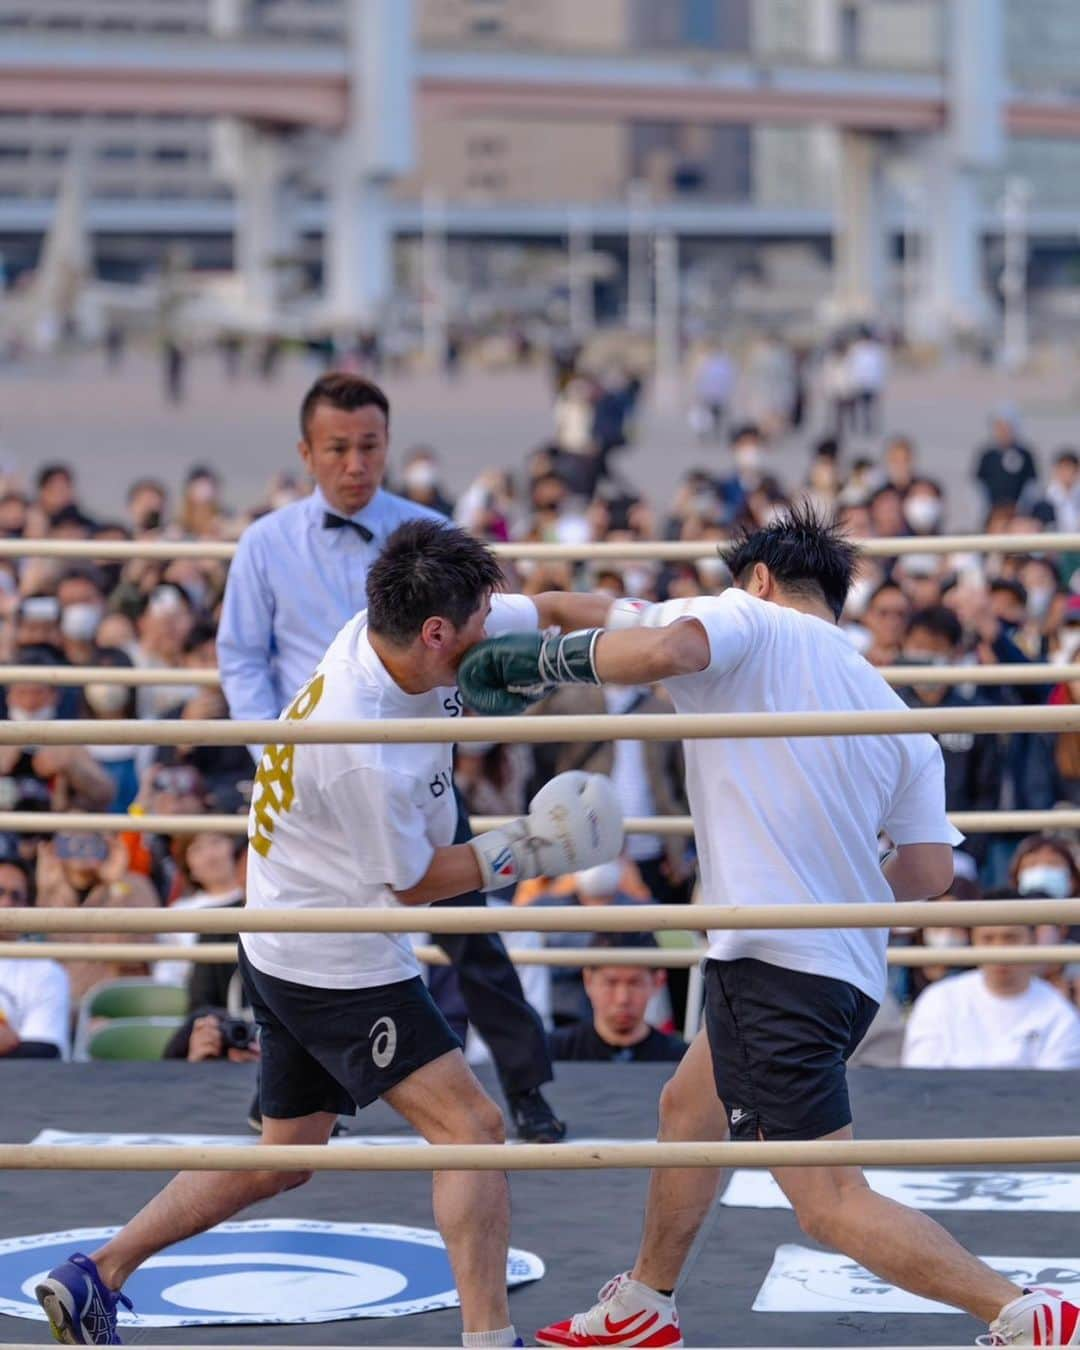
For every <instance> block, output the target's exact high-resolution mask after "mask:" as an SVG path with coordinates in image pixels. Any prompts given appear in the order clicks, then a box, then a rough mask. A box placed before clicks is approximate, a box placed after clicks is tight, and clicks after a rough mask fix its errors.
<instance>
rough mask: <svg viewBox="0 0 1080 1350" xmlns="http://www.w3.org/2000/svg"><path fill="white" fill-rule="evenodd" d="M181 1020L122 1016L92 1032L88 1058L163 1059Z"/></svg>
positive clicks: (87, 1050)
mask: <svg viewBox="0 0 1080 1350" xmlns="http://www.w3.org/2000/svg"><path fill="white" fill-rule="evenodd" d="M182 1023H183V1019H182V1018H180V1017H118V1018H116V1019H114V1020H113V1021H111V1022H107V1023H106V1024H105V1025H104V1026H103V1027H100V1028H99V1029H98V1030H97V1031H93V1032H91V1033H90V1039H89V1041H88V1043H87V1046H86V1058H87V1059H90V1060H150V1059H160V1058H161V1056H162V1054H163V1053H164V1050H165V1047H166V1045H167V1044H168V1043H169V1041H170V1039H171V1038H172V1035H173V1033H174V1032H175V1031H176V1028H177V1027H179V1026H181V1025H182Z"/></svg>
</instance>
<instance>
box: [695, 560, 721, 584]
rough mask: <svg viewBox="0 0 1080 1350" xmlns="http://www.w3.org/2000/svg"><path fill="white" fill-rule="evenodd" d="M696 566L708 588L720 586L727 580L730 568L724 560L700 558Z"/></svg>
mask: <svg viewBox="0 0 1080 1350" xmlns="http://www.w3.org/2000/svg"><path fill="white" fill-rule="evenodd" d="M694 566H695V567H696V568H697V570H698V575H699V576H700V577H701V579H702V581H703V582H705V584H706V585H708V586H719V585H720V584H721V583H722V582H723V581H726V580H727V576H728V568H727V563H726V562H724V560H723V558H699V559H698V560H697V562H696V563H695V564H694Z"/></svg>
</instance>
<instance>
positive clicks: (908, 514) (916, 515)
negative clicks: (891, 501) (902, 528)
mask: <svg viewBox="0 0 1080 1350" xmlns="http://www.w3.org/2000/svg"><path fill="white" fill-rule="evenodd" d="M904 519H905V520H906V521H907V523H908V524H909V525H910V526H911V528H912V529H913V530H916V531H919V532H921V531H924V530H932V529H933V528H934V527H935V526H936V525H937V524H938V522H939V521H940V520H941V502H940V501H939V500H938V499H937V497H909V498H908V499H907V501H906V502H905V503H904Z"/></svg>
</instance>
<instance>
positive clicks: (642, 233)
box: [626, 178, 652, 333]
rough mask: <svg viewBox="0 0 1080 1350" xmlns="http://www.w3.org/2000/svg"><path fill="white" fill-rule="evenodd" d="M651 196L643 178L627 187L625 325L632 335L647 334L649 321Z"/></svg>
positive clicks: (650, 315)
mask: <svg viewBox="0 0 1080 1350" xmlns="http://www.w3.org/2000/svg"><path fill="white" fill-rule="evenodd" d="M651 205H652V192H651V189H650V188H649V184H648V183H647V182H646V181H645V180H644V179H642V178H635V179H634V181H633V182H632V183H631V184H630V188H629V192H628V197H627V229H626V323H627V327H628V328H629V329H630V330H631V332H634V333H647V332H648V331H649V323H650V320H651V318H652V309H651V305H650V299H651V297H650V291H651V286H650V284H649V283H650V280H651V278H650V277H649V242H650V239H649V208H650V206H651Z"/></svg>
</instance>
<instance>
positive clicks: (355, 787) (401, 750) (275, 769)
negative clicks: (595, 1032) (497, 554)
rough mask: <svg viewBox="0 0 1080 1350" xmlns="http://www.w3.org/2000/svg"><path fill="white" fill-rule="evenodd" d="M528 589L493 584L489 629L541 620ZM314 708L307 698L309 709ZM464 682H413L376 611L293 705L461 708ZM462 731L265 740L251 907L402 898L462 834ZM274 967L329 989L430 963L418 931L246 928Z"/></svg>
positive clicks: (398, 976)
mask: <svg viewBox="0 0 1080 1350" xmlns="http://www.w3.org/2000/svg"><path fill="white" fill-rule="evenodd" d="M538 622H539V620H538V616H537V611H536V606H535V605H534V604H533V602H532V601H531V600H530V599H529V598H528V597H527V596H521V595H497V596H495V597H493V600H492V607H491V615H490V617H489V619H488V621H487V625H486V631H487V634H488V636H489V637H495V636H497V635H498V634H500V633H509V632H515V631H529V630H535V629H536V627H537V625H538ZM319 681H321V683H319ZM309 708H310V711H309V712H308V709H309ZM461 712H462V707H461V696H460V694H459V693H458V691H457V689H456V688H445V689H442V688H441V689H433V690H431V691H429V692H428V693H426V694H407V693H405V691H404V690H403V689H401V688H400V686H398V685H397V684H396V683H395V682H394V680H393V679H392V678H391V677H390V675H389V673H388V672H387V670H386V667H385V666H384V665H383V663H382V662H381V661H380V660H379V658H378V656H377V655H376V653H375V651H374V649H373V648H372V646H371V643H370V642H369V640H368V633H367V611H366V610H365V611H364V612H363V613H360V614H358V615H357V616H356V617H355V618H354V619H351V620H350V621H349V622H348V623H347V624H346V625H345V627H344V628H343V629H342V630H341V632H340V633H339V634H338V635H337V637H336V638H335V639H334V641H333V643H332V644H331V646H330V648H329V650H328V651H327V653H326V655H325V656H324V657H323V659H322V661H321V662H320V663H319V666H318V669H317V670H316V672H315V675H314V676H313V678H312V680H311V681H310V682H309V683H308V685H306V686H305V687H304V689H303V690H301V692H300V694H299V695H298V696H297V698H296V699H295V700H294V701H293V703H292V704H291V705H290V707H289V708H287V709H286V710H285V712H284V713H283V714H282V717H283V718H286V719H287V718H289V717H290V716H292V717H294V718H296V717H299V716H301V715H303V714H304V713H307V716H306V717H305V718H304V720H306V721H309V722H312V723H317V722H336V721H359V720H368V719H372V720H381V719H384V718H399V717H411V718H415V717H460V716H461ZM452 783H453V746H451V745H430V744H428V745H298V746H296V747H294V749H293V751H292V755H291V757H290V756H289V755H288V754H287V753H286V754H285V755H284V757H283V755H282V747H280V746H278V747H275V746H268V747H267V749H266V750H265V752H264V754H263V758H262V760H261V762H260V766H259V773H258V775H257V776H256V780H255V791H254V793H253V796H252V805H251V813H250V815H249V817H248V838H249V840H250V842H251V845H252V846H251V849H250V850H249V853H248V869H247V907H248V908H249V909H280V910H287V909H305V908H313V907H319V908H327V909H337V908H354V907H363V908H377V909H379V908H381V909H386V908H394V907H396V906H397V903H398V902H397V900H396V899H395V898H394V896H393V894H392V892H393V891H403V890H408V889H409V888H410V887H412V886H415V885H416V883H417V882H418V881H419V880H420V878H421V877H422V876H423V875H424V873H425V872H426V871H427V869H428V867H429V866H430V864H431V859H432V856H433V854H434V851H435V849H436V848H439V847H441V846H443V845H445V844H450V843H452V842H453V838H454V830H455V826H456V823H457V807H456V805H455V802H454V794H453V787H452ZM242 941H243V944H244V951H245V953H246V954H247V957H248V959H249V960H250V961H251V963H252V965H253V966H255V967H257V968H258V969H259V970H261V971H263V972H264V973H265V974H268V975H273V976H276V977H277V978H278V979H281V980H289V981H291V982H293V983H294V984H305V985H313V986H315V987H316V988H321V989H366V988H371V987H373V986H376V985H382V984H394V983H396V982H398V981H400V980H407V979H411V978H412V977H413V976H414V975H418V974H419V973H420V966H419V963H418V962H417V960H416V957H415V956H414V955H413V951H412V946H411V943H410V941H409V937H408V934H405V933H399V934H391V933H386V934H382V933H327V934H323V933H245V934H244V935H243V938H242Z"/></svg>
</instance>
